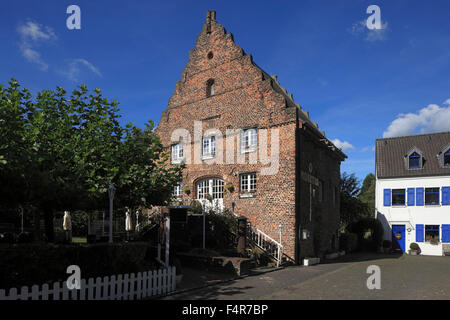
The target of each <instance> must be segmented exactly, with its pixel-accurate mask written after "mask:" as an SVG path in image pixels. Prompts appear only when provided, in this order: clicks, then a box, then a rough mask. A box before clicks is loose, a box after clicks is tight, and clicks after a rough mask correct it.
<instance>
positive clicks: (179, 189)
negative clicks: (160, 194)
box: [173, 181, 183, 198]
mask: <svg viewBox="0 0 450 320" xmlns="http://www.w3.org/2000/svg"><path fill="white" fill-rule="evenodd" d="M173 195H174V196H175V197H176V198H181V197H182V196H183V182H182V181H180V182H179V183H178V184H177V185H175V186H174V187H173Z"/></svg>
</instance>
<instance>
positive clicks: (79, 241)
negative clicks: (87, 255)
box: [72, 237, 87, 243]
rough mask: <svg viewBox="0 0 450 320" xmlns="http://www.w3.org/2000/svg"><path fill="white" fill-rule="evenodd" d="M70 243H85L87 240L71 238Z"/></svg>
mask: <svg viewBox="0 0 450 320" xmlns="http://www.w3.org/2000/svg"><path fill="white" fill-rule="evenodd" d="M72 242H73V243H87V239H86V238H81V237H72Z"/></svg>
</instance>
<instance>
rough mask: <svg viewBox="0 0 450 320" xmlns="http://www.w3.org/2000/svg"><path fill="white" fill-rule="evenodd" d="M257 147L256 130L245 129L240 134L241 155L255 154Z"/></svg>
mask: <svg viewBox="0 0 450 320" xmlns="http://www.w3.org/2000/svg"><path fill="white" fill-rule="evenodd" d="M257 147H258V129H257V128H247V129H243V130H242V132H241V139H240V148H241V153H248V152H255V151H256V150H257Z"/></svg>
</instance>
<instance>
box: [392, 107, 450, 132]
mask: <svg viewBox="0 0 450 320" xmlns="http://www.w3.org/2000/svg"><path fill="white" fill-rule="evenodd" d="M448 102H450V99H447V101H446V102H445V104H447V105H448V106H447V107H440V106H438V105H436V104H430V105H428V106H427V107H425V108H422V109H421V110H419V111H418V112H417V113H406V114H404V113H402V114H399V115H398V116H397V119H395V120H394V121H392V122H391V124H390V125H389V127H388V128H387V129H386V131H384V133H383V138H390V137H399V136H407V135H411V134H418V133H433V132H442V131H450V104H449V103H448Z"/></svg>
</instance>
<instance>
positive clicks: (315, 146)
mask: <svg viewBox="0 0 450 320" xmlns="http://www.w3.org/2000/svg"><path fill="white" fill-rule="evenodd" d="M155 130H156V133H157V134H158V135H159V136H160V137H161V139H162V142H163V145H164V146H165V147H167V148H171V155H172V163H179V162H181V161H184V162H185V163H186V169H185V170H184V172H183V181H182V182H181V183H180V186H179V187H178V188H176V191H175V192H176V193H177V195H178V196H179V197H183V198H184V199H186V200H188V199H199V200H203V201H204V199H205V198H206V196H207V195H208V194H209V195H210V199H209V201H210V202H208V203H213V205H216V206H218V207H219V208H228V209H230V210H232V211H233V212H234V213H235V214H236V215H239V216H245V217H246V218H247V219H248V220H249V222H250V223H251V224H252V226H253V227H254V228H255V230H257V231H259V232H261V234H264V235H267V236H269V237H270V238H271V240H272V241H273V242H275V243H276V242H280V238H281V244H282V246H283V253H284V257H285V258H286V259H289V260H292V261H295V262H300V261H301V258H303V257H305V256H313V255H316V256H321V255H322V254H323V253H325V251H326V250H330V249H332V248H333V247H334V246H335V245H336V244H337V229H338V222H339V179H340V163H341V161H343V160H344V159H345V158H346V156H345V154H343V153H342V152H341V150H339V149H338V148H336V147H335V146H334V145H333V143H332V142H330V141H329V140H328V139H327V138H326V137H325V133H324V132H323V131H319V129H318V125H317V123H315V122H313V121H311V120H310V119H309V115H308V112H306V111H303V110H302V108H301V107H300V106H299V105H298V104H297V103H295V102H294V100H293V96H292V94H288V93H287V91H286V89H284V88H283V87H282V86H281V85H280V84H279V83H278V81H277V77H276V76H270V75H269V74H267V73H266V72H265V71H263V70H262V69H261V68H260V67H258V66H257V65H256V64H255V63H254V62H253V59H252V56H251V55H250V54H246V53H245V52H244V50H243V49H242V48H240V47H239V46H238V45H237V44H236V43H235V42H234V40H233V35H232V34H231V33H227V32H226V30H225V29H224V27H223V26H222V25H220V24H219V23H218V22H217V21H216V14H215V11H208V13H207V18H206V23H205V24H204V26H203V29H202V31H201V33H200V34H199V36H198V37H197V41H196V45H195V48H194V49H193V50H191V51H190V52H189V61H188V63H187V65H186V66H185V68H184V69H183V71H182V73H181V79H180V81H177V83H176V86H175V92H174V93H173V95H172V97H171V98H170V99H169V103H168V106H167V109H166V110H164V111H163V112H162V114H161V119H160V121H159V124H158V126H157V128H156V129H155ZM227 185H232V186H233V188H234V191H233V190H231V191H230V189H229V188H226V187H224V186H227ZM186 189H190V191H191V192H190V193H189V194H187V193H186V192H183V190H186ZM211 196H212V199H213V200H212V201H211ZM280 230H281V232H280Z"/></svg>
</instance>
